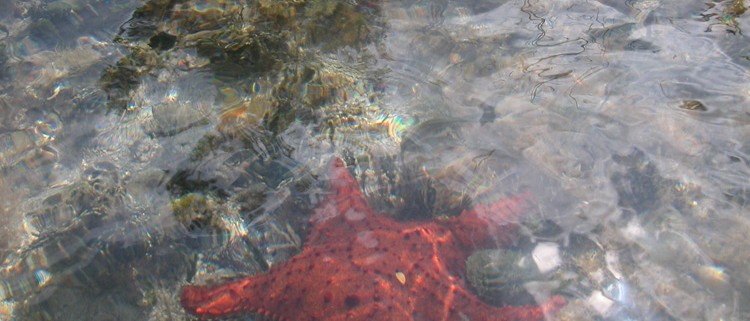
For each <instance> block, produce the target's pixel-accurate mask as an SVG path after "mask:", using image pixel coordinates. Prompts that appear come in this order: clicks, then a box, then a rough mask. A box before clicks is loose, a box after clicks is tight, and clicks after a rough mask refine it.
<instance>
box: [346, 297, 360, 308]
mask: <svg viewBox="0 0 750 321" xmlns="http://www.w3.org/2000/svg"><path fill="white" fill-rule="evenodd" d="M344 304H345V305H346V308H347V309H349V310H351V309H354V308H355V307H357V306H358V305H359V297H358V296H356V295H354V294H352V295H347V296H346V298H344Z"/></svg>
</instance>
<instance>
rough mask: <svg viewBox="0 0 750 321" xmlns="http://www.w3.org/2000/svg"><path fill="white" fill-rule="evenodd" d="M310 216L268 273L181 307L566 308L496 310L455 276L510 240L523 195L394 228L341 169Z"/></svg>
mask: <svg viewBox="0 0 750 321" xmlns="http://www.w3.org/2000/svg"><path fill="white" fill-rule="evenodd" d="M330 185H331V193H330V195H328V197H327V198H326V199H325V200H324V201H323V202H322V203H321V205H320V206H319V208H318V209H317V210H316V211H315V214H314V215H313V217H312V219H311V223H312V230H311V232H310V234H309V236H308V238H307V240H306V242H305V248H304V250H303V251H302V252H301V253H300V254H298V255H297V256H295V257H294V258H292V259H291V260H290V261H288V262H285V263H283V264H280V265H277V266H275V267H273V268H271V270H270V271H269V272H268V273H265V274H262V275H256V276H251V277H247V278H244V279H240V280H237V281H233V282H229V283H225V284H222V285H218V286H213V287H204V286H188V287H186V288H185V289H184V290H183V293H182V298H181V303H182V306H183V307H184V308H185V309H186V310H187V311H188V312H190V313H192V314H195V315H198V316H200V317H203V318H217V317H223V316H234V315H238V314H243V313H257V314H261V315H265V316H269V317H271V318H273V319H276V320H284V321H304V320H310V321H312V320H316V321H338V320H355V321H356V320H359V321H364V320H374V321H378V320H382V321H386V320H389V321H401V320H403V321H406V320H431V321H432V320H456V321H459V320H472V321H489V320H493V321H539V320H543V319H544V315H545V313H550V312H552V311H554V310H557V309H559V308H560V307H561V306H563V305H564V304H565V300H564V299H563V298H562V297H559V296H555V297H552V298H551V299H549V300H548V301H547V302H546V303H544V304H542V305H540V306H505V307H493V306H490V305H487V304H485V303H484V302H482V301H480V300H479V299H478V298H477V297H476V296H475V295H474V294H473V293H471V292H470V290H469V289H468V288H467V286H466V284H465V282H464V280H463V279H462V278H461V275H462V274H463V271H464V261H465V260H466V257H467V256H468V255H469V254H470V253H471V252H472V251H473V250H475V249H477V248H483V247H488V246H489V247H493V246H499V245H507V244H508V243H509V242H512V240H513V237H514V232H515V229H516V225H515V224H513V223H512V222H513V221H515V220H516V219H517V216H518V215H519V213H521V212H522V211H523V209H524V207H526V206H527V204H528V200H527V199H528V195H520V196H516V197H512V198H508V199H503V200H500V201H498V202H496V203H493V204H489V205H479V206H476V207H474V208H473V209H471V210H467V211H464V212H463V213H461V215H459V216H457V217H453V218H448V219H444V220H439V221H430V222H397V221H395V220H393V219H391V218H389V217H387V216H384V215H379V214H377V213H375V211H374V210H372V209H371V208H370V207H369V206H368V204H367V200H366V199H365V198H364V196H363V195H362V192H361V191H360V189H359V185H358V184H357V182H356V181H355V180H354V179H353V178H352V177H351V175H350V174H349V172H348V170H347V169H346V167H345V164H344V163H343V162H342V161H341V160H339V159H337V160H335V161H334V162H333V163H332V165H331V182H330Z"/></svg>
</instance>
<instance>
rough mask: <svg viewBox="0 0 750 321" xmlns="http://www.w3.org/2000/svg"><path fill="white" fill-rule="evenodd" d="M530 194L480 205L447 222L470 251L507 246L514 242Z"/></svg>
mask: <svg viewBox="0 0 750 321" xmlns="http://www.w3.org/2000/svg"><path fill="white" fill-rule="evenodd" d="M529 198H530V194H529V193H523V194H520V195H516V196H513V197H509V198H503V199H501V200H499V201H497V202H494V203H491V204H480V205H477V206H475V207H474V208H472V209H469V210H465V211H463V212H461V215H459V216H457V217H451V218H449V219H446V220H445V221H444V222H445V223H446V224H447V225H448V227H449V228H450V229H451V231H453V233H454V235H455V236H456V239H458V240H459V242H461V244H463V245H464V246H466V247H468V248H470V249H480V248H487V247H497V246H504V245H508V244H510V243H512V242H513V241H514V237H515V231H516V229H517V228H518V225H517V222H518V217H519V216H520V214H521V213H522V212H523V211H524V210H525V209H526V208H528V207H529V201H528V199H529Z"/></svg>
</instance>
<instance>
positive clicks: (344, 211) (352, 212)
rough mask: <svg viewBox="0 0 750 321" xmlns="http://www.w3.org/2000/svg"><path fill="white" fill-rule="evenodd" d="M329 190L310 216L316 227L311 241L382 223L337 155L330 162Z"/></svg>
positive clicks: (350, 233) (312, 232) (339, 235)
mask: <svg viewBox="0 0 750 321" xmlns="http://www.w3.org/2000/svg"><path fill="white" fill-rule="evenodd" d="M329 172H330V174H329V175H330V192H329V195H328V196H327V197H326V198H325V199H324V200H323V201H322V202H321V203H320V205H318V207H317V209H316V210H315V214H314V215H313V216H312V218H311V219H310V223H311V224H312V226H313V228H312V230H311V231H310V235H309V236H308V238H307V243H308V244H318V243H320V242H325V241H326V240H327V239H328V237H330V236H334V235H335V236H336V238H337V239H341V238H342V236H343V235H352V234H353V233H356V232H358V231H362V230H365V229H370V228H371V227H372V226H373V225H377V224H383V222H381V221H382V220H381V219H380V218H379V217H378V215H377V214H376V213H375V211H373V210H372V209H371V208H370V206H369V204H368V203H367V199H366V198H365V196H364V195H363V194H362V191H361V190H360V187H359V184H358V183H357V181H356V180H355V179H354V177H352V175H351V174H350V173H349V170H348V169H347V168H346V164H345V163H344V161H342V160H341V159H339V158H336V159H335V160H333V161H332V162H331V165H330V169H329Z"/></svg>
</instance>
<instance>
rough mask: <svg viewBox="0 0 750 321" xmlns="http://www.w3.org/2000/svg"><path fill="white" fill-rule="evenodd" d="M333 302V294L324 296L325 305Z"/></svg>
mask: <svg viewBox="0 0 750 321" xmlns="http://www.w3.org/2000/svg"><path fill="white" fill-rule="evenodd" d="M331 300H333V294H332V293H331V292H326V293H324V294H323V304H328V303H331Z"/></svg>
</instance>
